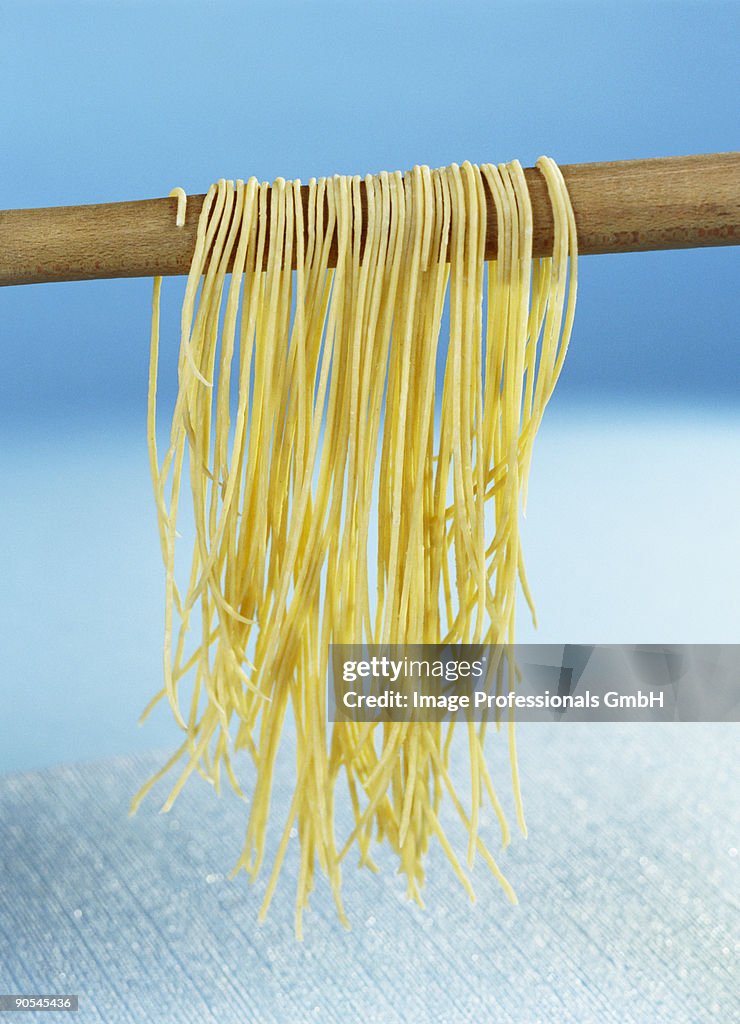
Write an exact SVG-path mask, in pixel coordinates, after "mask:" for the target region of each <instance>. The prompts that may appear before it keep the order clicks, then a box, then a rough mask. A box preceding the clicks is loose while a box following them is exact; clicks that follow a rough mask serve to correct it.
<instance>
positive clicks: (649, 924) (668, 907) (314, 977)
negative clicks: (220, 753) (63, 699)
mask: <svg viewBox="0 0 740 1024" xmlns="http://www.w3.org/2000/svg"><path fill="white" fill-rule="evenodd" d="M736 735H737V733H736V730H735V727H734V726H732V725H677V724H663V725H645V724H639V725H635V724H633V725H625V724H620V725H616V724H609V725H607V724H600V725H593V724H583V725H574V724H553V725H528V726H521V727H520V729H519V745H520V760H521V766H522V774H523V791H524V799H525V809H526V813H527V819H528V825H529V830H530V836H529V839H528V840H526V841H525V840H524V839H522V838H521V837H518V836H517V835H514V837H513V841H512V844H511V846H510V847H509V849H508V850H506V851H504V852H502V854H501V856H500V857H499V863H500V864H501V866H502V868H503V869H504V871H505V873H506V874H507V876H508V877H509V879H510V880H511V882H512V884H513V885H514V887H515V889H516V891H517V894H518V896H519V900H520V903H519V906H516V907H515V906H512V905H510V904H508V903H507V901H506V899H505V898H504V896H503V894H502V892H501V890H500V889H499V887H498V885H497V883H496V882H495V880H494V879H493V878H492V877H491V876H490V874H489V873H488V870H487V869H486V867H485V865H484V864H483V863H479V864H477V865H476V867H475V869H474V871H473V883H474V886H475V889H476V894H477V902H476V903H475V905H471V904H470V902H469V901H468V899H467V897H466V896H465V894H464V892H463V891H462V889H461V887H460V885H459V883H458V882H457V881H456V879H455V878H454V876H453V874H452V871H451V869H450V867H449V865H448V864H447V862H446V861H445V858H444V855H443V853H442V852H441V851H440V850H439V849H435V850H433V851H432V853H431V854H430V856H429V861H428V864H429V873H428V874H429V877H428V884H427V888H426V894H425V895H426V899H427V909H426V910H421V909H419V908H417V907H416V906H415V905H412V904H409V903H407V902H406V900H405V898H404V890H403V881H402V879H401V878H400V876H398V875H397V874H396V873H395V871H394V868H393V860H392V858H391V857H390V856H386V855H384V854H383V852H382V851H381V852H380V856H379V863H380V866H381V869H382V870H381V873H380V874H379V875H373V874H371V873H370V872H368V871H367V870H362V871H359V870H356V868H355V860H356V858H355V859H353V858H352V857H351V856H350V858H349V859H348V863H347V868H346V870H345V872H344V893H345V897H346V908H347V911H348V914H349V916H350V919H351V921H352V930H351V931H349V932H347V931H345V930H344V929H343V928H342V927H341V925H340V924H339V922H338V921H337V920H336V918H335V913H334V908H333V905H332V902H331V899H330V893H329V891H328V886H327V885H326V884H325V883H323V882H320V883H319V884H318V885H317V889H316V891H315V893H314V895H313V898H312V911H311V913H309V914H308V916H307V918H306V921H305V932H306V938H305V941H304V942H303V943H302V944H301V943H298V942H296V940H295V937H294V932H293V894H294V888H295V880H296V871H297V859H296V856H295V853H296V850H295V849H293V850H292V851H291V856H289V858H288V861H287V863H286V867H285V871H284V875H283V877H282V878H281V882H280V886H279V888H278V891H277V895H276V897H275V899H274V901H273V904H272V907H271V909H270V913H269V916H268V918H267V921H266V923H265V924H264V925H262V926H259V925H258V924H257V922H256V918H257V912H258V909H259V904H260V900H261V894H262V892H263V890H264V886H265V884H266V877H265V878H262V879H261V880H260V881H258V882H257V884H256V885H255V886H253V887H250V886H249V885H248V884H247V883H246V881H245V878H244V876H240V877H239V878H238V879H236V880H233V881H231V880H229V879H228V877H227V875H228V873H229V871H230V869H231V867H232V866H233V864H234V862H235V860H236V857H237V855H238V852H239V850H240V848H241V842H242V838H243V833H244V827H245V821H246V810H247V808H245V806H244V804H243V803H242V802H240V801H239V800H238V799H237V798H236V797H233V796H231V795H229V794H224V795H223V796H222V797H221V799H218V798H217V797H216V795H215V794H214V793H213V791H212V790H211V788H210V787H209V786H208V785H207V783H205V782H204V781H203V780H202V779H200V778H198V777H195V778H193V779H192V780H191V781H190V782H189V783H188V785H187V786H186V788H185V790H184V791H183V793H182V794H181V796H180V798H179V799H178V801H177V803H176V805H175V807H174V809H173V810H172V811H171V812H170V813H169V815H167V816H162V815H159V814H158V813H157V809H158V806H159V804H158V802H157V800H158V798H159V803H161V801H162V800H163V799H164V796H165V795H166V792H167V789H166V785H161V786H160V787H158V788H157V789H156V790H155V793H154V794H153V795H152V796H151V797H150V798H149V799H148V801H147V802H145V804H144V805H143V806H142V808H141V810H140V811H139V813H138V815H137V816H136V817H134V818H133V819H129V818H128V816H127V810H128V804H129V801H130V798H131V796H132V794H133V793H134V791H135V790H136V789H137V788H138V787H139V786H140V785H141V784H142V783H143V782H144V781H145V780H146V779H147V778H148V776H149V775H150V774H151V773H152V772H153V771H154V770H156V768H158V767H159V765H160V764H161V763H162V757H163V755H161V754H160V753H159V752H156V753H152V754H143V755H142V754H139V755H136V756H135V757H131V758H119V759H115V760H109V761H105V762H101V763H96V764H85V765H73V766H64V767H58V768H53V769H47V770H44V771H40V772H35V773H29V774H22V775H8V776H5V777H3V778H0V828H1V834H2V840H1V861H2V878H1V881H0V993H44V994H49V993H53V992H65V993H77V994H79V998H80V1009H79V1012H78V1013H77V1014H75V1015H74V1016H73V1017H72V1020H75V1021H77V1022H79V1024H88V1022H90V1024H92V1022H97V1021H101V1022H106V1024H129V1022H131V1024H133V1022H149V1024H156V1022H163V1024H164V1022H172V1024H181V1022H182V1024H185V1022H188V1024H189V1022H199V1024H202V1022H210V1021H218V1022H220V1024H229V1022H231V1021H234V1022H236V1021H239V1022H241V1024H251V1022H259V1024H262V1022H265V1024H266V1022H272V1021H275V1022H313V1021H318V1022H327V1024H334V1022H337V1024H338V1022H340V1021H341V1022H353V1021H362V1022H363V1024H393V1022H396V1021H409V1022H414V1024H421V1022H426V1021H429V1022H439V1024H457V1022H463V1021H484V1020H485V1021H491V1022H498V1021H501V1022H504V1021H505V1022H514V1024H516V1022H521V1024H535V1022H538V1021H542V1022H546V1024H550V1022H558V1024H559V1022H564V1024H566V1022H578V1024H586V1022H591V1021H594V1022H599V1024H607V1022H611V1021H614V1022H619V1024H630V1022H639V1024H662V1022H666V1024H668V1022H670V1024H682V1022H687V1024H688V1022H691V1024H701V1022H704V1021H707V1022H709V1021H725V1022H729V1021H732V1020H737V1019H738V1017H737V1016H736V1005H737V1004H736V1002H735V1000H736V997H737V990H736V989H734V988H733V982H732V977H733V973H732V972H733V966H734V965H735V966H736V959H737V949H738V948H739V946H738V935H737V932H736V931H735V933H734V934H733V929H736V926H737V901H736V899H733V896H732V892H733V884H734V885H735V886H736V884H737V882H736V872H737V864H738V853H737V849H736V847H737V846H738V845H739V844H738V836H737V825H738V813H737V809H738V789H737V782H736V781H735V778H736V775H733V759H734V756H735V747H736ZM498 746H499V749H498V750H497V751H495V752H494V770H495V773H496V777H497V779H498V781H499V786H500V789H501V793H502V796H505V795H506V793H507V791H508V789H509V788H510V787H509V785H508V780H507V778H506V773H505V765H506V762H505V758H504V757H503V754H504V752H505V751H504V749H503V747H504V745H503V744H499V745H498ZM287 747H288V749H287V753H286V758H285V759H284V761H283V762H282V768H281V776H280V777H279V779H278V782H277V787H276V793H275V799H274V802H273V809H274V827H273V828H272V830H271V834H270V840H269V844H268V864H269V859H270V855H271V853H273V852H274V850H275V848H276V846H277V842H278V839H279V832H280V831H281V820H282V818H283V816H284V813H285V811H286V810H287V805H288V800H289V797H290V786H289V767H290V758H289V744H288V745H287ZM458 767H459V766H458ZM460 778H461V779H462V778H464V772H463V773H462V774H461V775H460ZM281 780H282V781H281ZM173 781H174V778H173ZM463 792H464V790H463ZM508 808H509V809H510V808H511V801H510V800H509V801H508ZM344 811H346V808H343V810H340V821H339V826H340V827H339V828H338V831H339V832H340V834H341V826H342V825H344V826H345V827H346V826H348V824H349V822H348V821H347V820H346V819H342V817H341V815H342V814H343V813H344ZM453 816H454V810H452V808H450V807H447V808H446V811H445V816H444V822H445V824H446V825H449V828H450V831H451V833H452V834H453V835H454V834H455V826H454V817H453ZM493 829H494V822H493V821H491V816H490V815H489V816H488V817H486V818H484V831H486V832H487V834H488V835H489V836H492V835H493V834H494V832H493ZM457 841H458V842H459V843H460V842H461V837H460V835H459V834H458V835H457ZM293 845H294V846H296V845H297V841H296V843H294V844H293ZM461 845H462V844H461ZM462 848H463V849H464V846H462ZM736 891H737V889H736V888H735V892H736ZM35 1017H39V1019H42V1020H45V1021H48V1020H49V1015H48V1014H46V1013H45V1014H43V1015H42V1014H39V1013H26V1014H24V1015H23V1016H20V1015H19V1014H9V1015H8V1019H9V1020H10V1019H13V1020H15V1019H18V1020H31V1019H34V1018H35ZM62 1019H66V1018H62Z"/></svg>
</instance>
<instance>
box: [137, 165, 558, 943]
mask: <svg viewBox="0 0 740 1024" xmlns="http://www.w3.org/2000/svg"><path fill="white" fill-rule="evenodd" d="M538 167H539V169H540V171H541V173H542V175H543V176H544V178H545V182H546V185H547V192H548V195H549V197H550V201H551V204H552V209H553V220H554V244H553V252H552V255H551V256H548V257H547V258H544V259H536V260H533V259H532V237H533V223H532V209H531V203H530V200H529V194H528V191H527V185H526V180H525V177H524V173H523V171H522V168H521V166H520V165H519V163H518V162H516V161H513V162H512V163H509V164H501V165H499V166H494V165H491V164H485V165H482V166H480V167H478V166H476V165H473V164H470V163H467V162H466V163H464V164H462V165H461V166H457V165H456V164H453V165H451V166H450V167H446V168H440V169H436V170H430V169H429V168H428V167H415V168H413V170H412V171H411V172H409V173H408V174H407V175H406V176H405V178H403V177H402V176H401V174H400V172H395V173H393V174H388V173H385V172H383V173H381V174H379V175H377V176H372V175H368V176H367V177H366V178H365V179H364V180H363V181H361V180H360V178H359V177H353V178H348V177H340V176H335V177H333V178H322V179H319V180H316V179H313V178H312V179H311V180H310V181H309V183H308V186H307V187H306V188H304V189H302V187H301V183H300V182H299V181H294V182H286V181H285V180H284V179H282V178H278V179H277V180H276V181H275V182H273V183H272V185H271V186H270V185H268V184H267V183H266V182H262V183H261V184H260V183H258V182H257V180H256V179H254V178H252V179H250V180H249V181H248V182H246V184H245V183H244V182H243V181H241V180H240V181H236V182H230V181H225V180H223V179H222V180H220V181H219V182H217V183H216V184H215V185H213V186H212V187H211V189H210V190H209V192H208V194H207V196H206V199H205V201H204V204H203V207H202V212H201V214H200V218H199V223H198V227H197V236H196V244H195V251H194V254H193V258H192V263H191V268H190V273H189V275H188V280H187V284H186V288H185V296H184V300H183V305H182V314H181V341H180V357H179V363H178V377H179V391H178V396H177V400H176V403H175V408H174V413H173V417H172V424H171V430H170V441H169V446H168V448H167V451H166V453H165V455H164V458H162V459H160V455H159V449H158V445H157V416H156V391H157V376H158V354H159V339H160V313H159V308H160V295H161V288H162V283H161V279H159V278H157V279H155V282H154V291H153V300H152V331H151V350H150V351H151V354H150V372H149V398H148V413H147V433H148V441H149V458H150V468H151V474H152V480H153V486H154V494H155V507H156V514H157V524H158V530H159V537H160V544H161V548H162V557H163V561H164V565H165V639H164V686H163V687H162V689H161V690H160V692H159V693H158V694H157V696H156V697H155V698H153V700H152V701H151V702H150V704H149V705H148V706H147V708H146V709H145V712H144V715H146V714H148V712H149V711H150V710H151V708H152V707H153V706H154V704H155V703H157V701H158V700H159V699H160V698H161V697H162V696H166V697H167V699H168V701H169V703H170V705H171V707H172V710H173V713H174V715H175V718H176V721H177V722H178V724H179V726H180V728H181V729H182V730H183V731H184V734H185V736H184V739H183V743H182V744H181V746H180V748H179V749H178V750H177V751H176V753H175V754H174V755H173V757H172V758H171V759H170V761H169V762H168V763H167V764H166V765H165V767H164V768H163V769H162V771H161V772H159V773H157V775H156V776H155V777H154V778H153V779H151V780H150V781H149V782H148V783H147V784H146V785H145V786H144V787H143V788H142V790H141V791H140V792H139V794H137V796H136V797H135V799H134V802H133V804H132V810H135V809H136V807H137V806H138V804H139V802H140V801H141V799H142V798H143V796H144V795H145V794H146V793H148V792H149V790H150V789H151V788H152V786H153V785H154V784H155V783H156V782H158V781H159V780H160V778H161V777H162V776H163V775H164V774H166V773H168V772H169V771H170V770H171V769H173V768H174V767H175V766H176V765H177V764H178V763H180V766H181V770H180V775H179V777H178V779H177V781H176V783H175V785H174V788H173V789H172V790H171V792H170V794H169V796H168V798H167V800H166V802H165V805H164V808H163V809H164V810H167V809H169V807H171V806H172V803H173V801H174V800H175V799H176V797H177V795H178V793H179V792H180V790H181V789H182V787H183V785H184V784H185V782H186V780H187V779H188V777H189V776H190V775H191V774H192V773H193V771H198V772H199V773H201V774H202V775H204V776H205V777H206V778H207V779H209V780H210V781H211V782H212V783H213V785H214V786H215V787H216V789H217V790H218V789H219V787H220V783H221V772H222V770H223V771H224V772H225V777H226V778H227V779H228V780H229V782H230V784H231V786H232V787H233V788H234V790H235V791H236V792H238V793H241V791H242V788H244V790H245V791H246V792H249V793H250V808H249V820H248V823H247V829H246V836H245V843H244V848H243V850H242V854H241V856H240V857H239V859H238V862H237V864H236V867H235V869H234V872H235V873H236V872H238V871H239V870H242V869H243V870H245V871H246V872H247V873H248V874H249V875H250V876H251V877H252V878H254V877H255V876H256V875H257V873H258V872H259V870H260V867H261V864H262V862H263V860H264V857H265V854H266V850H267V829H268V823H269V819H270V805H271V800H272V791H273V782H274V779H275V775H276V772H277V771H278V762H279V748H280V743H281V737H282V734H283V729H284V724H285V720H286V716H288V715H290V716H291V717H292V732H293V734H294V749H293V751H292V756H291V760H292V763H293V772H294V775H293V793H292V798H291V800H290V807H289V810H288V814H287V818H286V820H285V822H284V823H283V826H282V831H281V835H280V838H279V841H278V846H277V853H276V857H275V859H274V862H273V866H272V871H271V873H270V878H269V881H268V884H267V888H266V891H265V894H264V899H263V904H262V909H261V911H260V919H262V918H263V917H264V914H265V913H266V912H267V908H268V906H269V903H270V901H271V899H272V897H273V894H274V892H275V890H276V887H277V883H278V877H279V874H280V871H281V867H282V865H283V863H284V861H285V858H286V857H287V856H288V851H289V847H290V838H291V835H293V834H294V833H297V835H298V840H299V845H300V856H299V862H298V887H297V893H296V910H295V913H296V917H295V923H296V931H297V933H298V935H299V936H300V935H301V934H302V928H303V911H304V910H305V909H306V908H307V907H308V903H309V897H310V894H311V891H312V890H313V888H314V885H315V877H316V869H317V868H318V869H319V870H320V871H321V872H322V873H323V874H324V875H325V876H326V877H327V878H328V880H329V884H330V886H331V889H332V893H333V897H334V900H335V903H336V906H337V911H338V914H339V917H340V919H341V920H342V921H343V922H344V923H345V924H346V922H347V918H346V915H345V912H344V909H343V904H342V892H341V890H342V874H341V869H342V866H343V864H344V862H345V861H346V858H347V857H348V855H349V854H350V852H353V851H356V853H357V856H358V860H359V864H360V865H361V866H366V867H369V868H371V870H377V869H376V866H375V864H374V862H373V859H372V855H371V847H372V844H373V842H374V841H381V842H385V843H387V844H388V845H389V846H390V848H391V849H392V850H393V851H394V853H395V854H396V855H397V856H398V863H399V867H400V870H401V871H402V872H403V874H404V875H405V876H406V884H407V892H408V895H409V897H410V898H413V899H415V900H417V901H418V902H419V904H420V905H423V901H422V896H421V889H422V886H423V884H424V877H425V876H424V859H425V856H426V853H427V851H428V849H429V845H430V841H431V840H432V838H436V839H437V841H438V842H439V844H440V846H441V847H442V849H443V850H444V852H445V854H446V856H447V858H448V859H449V861H450V864H451V866H452V869H453V871H454V873H455V875H456V876H457V877H458V879H459V880H460V882H461V884H462V885H463V887H464V888H465V890H466V891H467V892H468V894H469V895H470V897H471V898H473V890H472V886H471V883H470V880H469V878H468V876H467V874H466V872H465V870H464V869H463V867H462V863H461V860H460V856H459V855H458V851H457V850H456V848H455V840H454V838H453V836H452V834H451V833H450V834H448V833H447V830H446V829H445V828H443V826H442V822H441V817H440V811H441V807H442V803H443V800H444V799H445V794H446V798H447V799H449V800H450V801H451V804H452V807H453V808H454V810H455V812H456V817H457V819H458V821H459V823H460V824H461V826H462V827H463V829H464V830H465V832H466V834H467V835H466V842H465V844H464V845H463V847H462V849H461V851H460V852H462V850H464V851H465V854H466V861H467V865H468V867H469V868H472V867H473V864H474V859H475V855H476V853H479V854H480V855H481V857H482V859H483V860H484V862H485V863H486V864H487V865H488V867H489V868H490V870H491V871H492V872H493V873H494V875H495V876H496V878H497V879H498V880H499V882H500V883H501V885H502V887H503V888H504V890H505V892H506V894H507V895H508V897H509V898H510V899H511V900H513V901H515V900H516V897H515V896H514V893H513V890H512V889H511V886H510V885H509V883H508V882H507V881H506V879H505V878H504V876H503V874H502V873H501V870H500V868H499V866H498V864H497V862H496V860H495V859H494V857H493V854H492V853H491V851H490V849H489V845H490V842H491V840H490V839H489V838H487V837H485V838H484V833H486V831H487V827H484V824H483V823H484V817H483V810H484V806H490V808H491V810H492V811H493V815H494V817H495V819H496V822H497V824H498V829H499V831H500V839H501V842H502V845H503V846H504V847H506V846H507V845H508V843H509V835H510V830H509V824H508V822H507V820H506V816H505V814H504V811H503V807H502V805H501V802H500V800H499V797H498V795H497V793H496V790H495V788H494V782H493V777H492V772H491V769H490V766H489V765H490V758H489V754H490V751H489V750H488V749H487V748H488V747H490V744H491V738H489V734H488V732H487V728H486V726H487V723H486V722H485V721H483V722H481V723H480V724H479V725H477V724H476V723H473V722H469V723H468V724H467V734H466V742H465V744H464V745H461V746H460V753H461V756H463V752H464V751H467V761H468V768H469V773H470V778H469V783H468V785H469V798H468V799H467V800H466V799H464V797H463V796H461V794H460V792H458V790H457V788H456V782H455V781H453V776H456V775H457V773H454V772H453V771H452V769H451V764H452V762H453V757H452V748H453V746H454V745H455V744H454V735H455V730H454V725H453V724H452V723H451V724H449V725H447V726H444V725H443V724H442V723H439V722H421V721H413V722H386V723H384V724H378V725H375V724H372V723H365V724H361V723H353V722H341V723H335V724H334V725H330V724H329V723H328V721H327V705H326V677H327V671H328V649H329V644H330V643H332V642H334V643H337V642H343V643H357V644H360V643H396V644H413V643H439V642H445V643H481V642H483V643H489V644H510V643H512V642H513V640H514V636H515V608H516V595H517V589H518V587H520V586H521V589H522V592H523V594H524V596H525V599H526V601H527V603H528V605H529V607H530V610H531V612H532V615H533V616H534V606H533V602H532V595H531V592H530V588H529V585H528V583H527V578H526V573H525V568H524V559H523V553H522V544H521V537H520V532H519V516H520V513H521V511H522V509H523V507H524V505H525V502H526V494H527V479H528V474H529V469H530V465H531V459H532V450H533V442H534V437H535V435H536V432H537V429H538V428H539V426H540V423H541V420H542V416H543V413H544V409H545V406H546V405H547V402H548V400H549V398H550V396H551V394H552V391H553V388H554V386H555V383H556V381H557V378H558V375H559V373H560V369H561V367H562V364H563V359H564V357H565V353H566V350H567V346H568V340H569V337H570V332H571V328H572V324H573V314H574V308H575V296H576V282H577V274H576V270H577V242H576V232H575V221H574V218H573V212H572V209H571V206H570V202H569V199H568V195H567V190H566V188H565V185H564V182H563V179H562V176H561V174H560V172H559V170H558V168H557V166H556V164H555V163H554V162H553V161H552V160H550V159H549V158H547V157H542V158H541V159H540V160H539V161H538ZM171 194H172V195H173V196H174V195H176V196H177V199H178V204H177V215H176V223H177V225H178V226H181V225H182V224H183V223H184V220H185V214H186V205H185V203H186V197H185V194H184V192H183V191H182V190H181V189H175V190H173V192H172V193H171ZM363 194H364V195H363ZM268 202H269V219H268V216H267V210H268ZM489 204H490V208H492V210H493V211H494V216H495V218H496V227H497V235H498V243H497V252H496V256H495V259H492V260H489V261H486V259H485V253H484V247H485V239H486V232H487V218H488V216H489ZM332 239H334V240H335V243H336V252H337V257H336V265H335V266H334V267H329V252H330V247H331V244H332ZM446 301H448V302H449V337H448V338H447V339H444V338H443V336H442V335H443V325H444V315H443V313H444V308H445V304H446ZM440 363H443V367H442V369H441V370H440V369H439V364H440ZM185 488H187V490H188V491H189V494H190V500H191V508H192V515H193V523H194V532H195V543H194V545H193V547H192V550H191V552H190V553H189V562H190V566H189V571H188V572H187V573H186V574H184V576H183V586H182V589H180V588H179V587H178V584H177V582H176V576H177V575H179V570H177V571H176V554H177V553H178V551H179V546H178V545H177V538H178V536H179V535H178V533H177V523H178V516H179V513H180V509H181V504H182V502H181V498H182V495H183V494H184V492H185ZM176 548H178V551H176ZM177 561H178V564H179V559H178V560H177ZM510 668H511V666H510ZM188 681H190V684H191V689H190V694H189V708H188V710H187V712H185V711H184V710H181V707H180V704H181V699H182V698H183V695H184V691H185V688H186V687H187V685H188ZM496 725H497V727H498V725H500V722H499V721H498V719H497V721H496ZM496 732H497V730H492V731H491V736H492V737H493V738H494V739H495V735H496ZM506 733H507V736H508V753H509V759H510V774H511V779H512V786H513V791H514V802H515V808H516V816H517V820H518V823H519V827H520V830H521V831H522V832H524V833H525V834H526V824H525V821H524V814H523V807H522V799H521V792H520V782H519V770H518V765H517V757H516V742H515V733H514V722H513V718H512V717H509V719H508V721H507V724H506ZM461 739H462V738H461ZM239 750H246V751H248V752H249V754H250V756H251V761H252V770H253V773H252V777H251V780H250V784H249V786H248V787H247V786H245V785H244V782H243V780H241V781H240V780H239V779H238V775H240V771H238V768H239V765H238V764H237V763H236V762H235V760H234V756H233V755H234V752H235V751H239ZM281 770H283V769H282V768H281ZM345 784H346V787H347V794H348V797H349V801H348V802H349V808H350V811H351V815H352V818H351V821H352V823H351V825H350V826H349V828H348V830H347V833H346V834H345V835H344V836H342V837H340V838H339V839H338V838H337V835H336V825H335V808H336V806H337V804H338V802H340V801H341V800H342V799H343V790H344V785H345Z"/></svg>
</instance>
